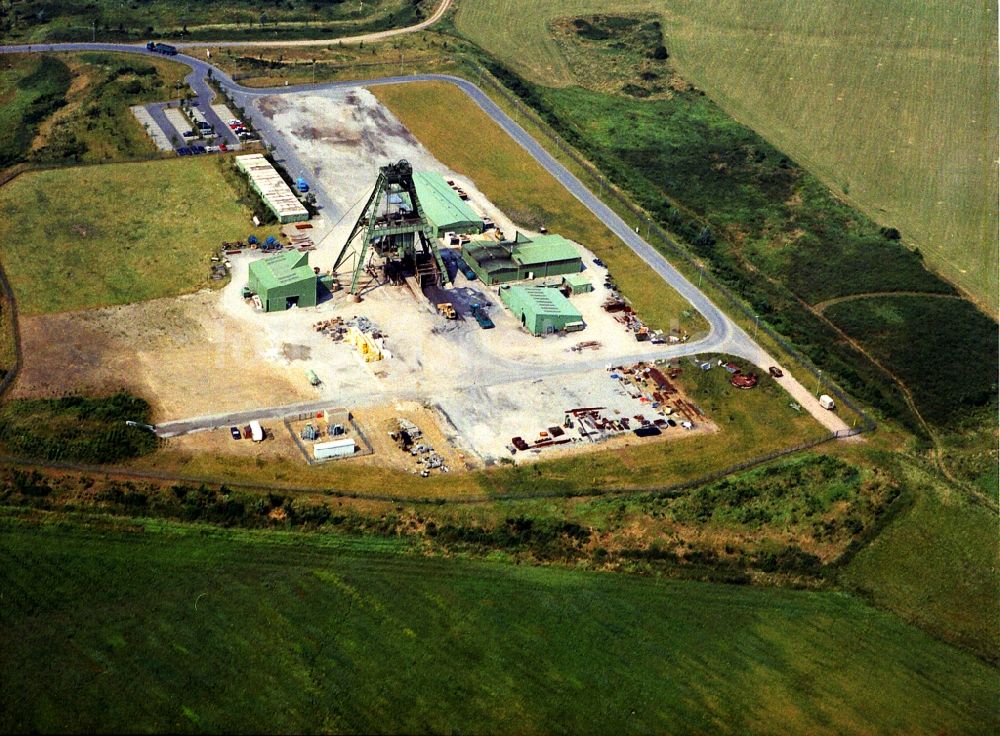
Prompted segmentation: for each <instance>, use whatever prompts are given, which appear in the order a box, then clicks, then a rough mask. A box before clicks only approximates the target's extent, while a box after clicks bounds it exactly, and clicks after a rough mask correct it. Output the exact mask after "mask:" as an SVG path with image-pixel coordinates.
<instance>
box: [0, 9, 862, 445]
mask: <svg viewBox="0 0 1000 736" xmlns="http://www.w3.org/2000/svg"><path fill="white" fill-rule="evenodd" d="M447 5H448V2H445V3H442V7H441V8H439V9H438V13H436V14H435V15H438V14H439V13H442V12H444V9H446V7H447ZM432 17H433V16H432ZM427 22H428V23H429V22H431V20H430V19H428V21H427ZM405 30H406V29H397V31H396V32H404V31H405ZM386 33H390V32H389V31H386ZM29 50H30V51H119V52H125V53H137V54H145V55H155V54H151V52H149V51H147V50H146V48H145V47H144V46H135V45H132V44H104V43H66V44H44V45H36V44H32V45H30V46H28V45H22V46H3V47H0V53H24V52H27V51H29ZM170 58H171V59H172V60H174V61H178V62H181V63H183V64H186V65H187V66H189V67H190V68H191V74H189V75H188V76H187V82H188V83H189V84H190V85H191V88H192V90H193V91H194V92H195V94H196V95H197V96H198V98H199V100H206V101H209V100H211V99H212V98H213V97H214V95H215V93H214V91H213V90H212V89H211V87H209V85H208V81H207V80H208V78H209V77H211V78H213V79H214V80H215V81H216V82H217V83H218V84H219V85H220V86H221V87H222V88H223V89H225V90H226V92H227V94H229V95H230V96H231V97H232V98H233V99H234V100H235V101H236V102H237V103H239V104H240V106H242V107H244V108H247V109H249V108H250V107H251V106H252V104H251V103H252V102H253V101H254V99H255V98H258V97H263V96H267V95H281V94H294V93H297V92H309V91H315V92H321V91H325V90H331V89H345V88H351V87H372V86H378V85H384V84H400V83H412V82H427V81H442V82H447V83H450V84H454V85H455V86H456V87H458V88H459V89H461V90H462V91H463V92H464V93H465V94H467V95H468V96H469V97H470V98H471V99H472V100H473V102H475V103H476V104H477V105H478V106H479V107H480V108H482V110H483V111H484V112H486V114H487V115H489V116H490V118H492V119H493V120H494V121H495V122H496V123H497V124H498V125H499V126H500V127H501V128H503V129H504V130H505V131H506V132H507V134H508V135H510V136H511V138H513V139H514V140H515V141H516V142H517V143H518V144H519V145H520V146H521V147H523V148H524V149H525V150H526V151H527V152H528V153H529V154H531V156H532V157H533V158H534V159H535V160H536V161H538V163H539V164H541V166H542V167H544V168H545V170H546V171H548V172H549V173H550V174H551V175H552V176H554V177H555V178H556V179H557V180H558V181H559V182H560V183H562V184H563V186H565V187H566V188H567V189H568V190H569V191H570V193H572V194H573V196H574V197H576V198H577V199H578V200H580V202H581V203H582V204H583V205H584V206H585V207H587V209H589V210H590V211H591V212H592V213H594V215H595V216H596V217H598V218H599V219H600V220H601V221H602V222H603V223H604V224H605V225H606V226H607V227H608V228H609V229H610V230H611V231H612V232H613V233H614V234H615V235H617V236H618V238H619V239H621V241H622V242H623V243H625V244H626V245H627V246H628V247H629V248H631V249H632V250H633V251H635V253H636V254H637V255H639V257H640V258H642V259H643V260H644V261H645V262H646V263H647V264H648V265H649V266H650V267H651V268H652V269H653V270H654V271H655V272H656V273H657V274H658V275H659V276H660V277H661V278H662V279H663V280H664V281H665V282H666V283H667V284H669V285H670V286H671V287H672V288H674V289H675V290H676V291H677V292H678V293H680V294H681V296H683V297H684V298H685V299H687V300H688V301H689V302H690V303H691V305H692V306H693V307H694V308H695V309H697V310H698V311H699V312H700V313H701V314H702V316H704V317H705V319H706V320H707V321H708V324H709V333H708V335H707V336H706V337H705V338H703V339H701V340H697V341H695V342H690V343H686V344H684V345H679V346H673V347H670V348H667V349H665V350H664V351H663V352H662V354H657V355H649V354H647V355H646V356H645V358H646V359H651V358H656V357H680V356H683V355H695V354H698V353H728V354H730V355H735V356H738V357H741V358H744V359H745V360H748V361H750V362H751V363H753V364H754V365H756V366H758V367H759V368H761V369H762V370H767V368H768V367H769V366H772V365H778V363H777V362H776V361H775V360H774V358H773V357H771V356H770V355H769V354H768V353H767V352H766V351H765V350H764V349H763V348H762V347H760V345H758V344H757V343H756V342H755V341H754V340H753V339H751V337H750V336H749V335H748V334H747V333H746V332H745V331H744V330H743V328H741V327H740V326H739V325H737V324H736V323H735V322H733V320H732V319H730V318H729V317H728V315H726V314H725V313H724V312H723V311H722V310H720V309H719V308H718V307H717V306H716V305H715V303H714V302H712V301H711V300H710V299H709V298H708V297H707V296H706V295H705V294H704V293H702V292H701V291H700V290H699V289H698V288H697V287H696V286H695V285H694V284H692V283H691V282H690V281H688V279H687V278H685V277H684V275H683V274H681V273H680V272H679V271H677V269H676V268H674V267H673V265H671V264H670V262H669V261H667V259H666V258H665V257H664V256H663V255H662V254H661V253H660V252H659V251H657V250H656V249H655V248H653V246H651V245H650V244H649V243H647V242H646V241H645V240H643V239H642V238H641V237H640V236H639V235H638V234H637V233H636V232H634V231H633V230H632V228H631V227H629V226H628V224H626V223H625V221H624V220H622V218H621V217H619V216H618V215H617V214H616V213H615V212H614V211H613V210H612V209H611V208H610V207H608V206H607V205H606V204H604V202H602V201H601V200H600V199H598V198H597V196H595V195H594V193H593V192H591V191H590V190H589V189H588V188H587V187H586V186H585V185H584V184H583V183H582V182H581V181H580V180H579V179H577V178H576V177H575V176H574V175H573V174H572V173H571V172H570V171H569V170H568V169H566V167H565V166H563V165H562V164H561V163H559V161H557V160H556V159H555V158H554V157H553V156H552V155H551V154H549V152H548V151H546V150H545V149H544V148H543V147H542V146H541V145H540V144H539V143H538V141H536V140H535V139H534V138H533V137H532V136H531V135H530V134H529V133H528V132H527V131H525V130H524V129H523V128H522V127H521V126H520V125H518V124H517V123H515V122H514V121H513V120H512V119H511V118H510V117H509V116H508V115H507V114H506V113H505V112H504V111H503V110H502V109H500V107H499V106H498V105H497V104H496V103H495V102H493V100H491V99H490V98H489V97H488V96H487V95H486V93H484V92H483V91H482V90H481V89H479V87H477V86H476V85H475V84H473V83H472V82H469V81H468V80H465V79H461V78H459V77H452V76H449V75H443V74H418V75H412V76H405V77H387V78H382V79H370V80H358V81H350V82H323V83H317V84H304V85H295V86H287V87H277V88H263V89H257V88H251V87H244V86H243V85H240V84H238V83H236V82H234V81H233V80H232V79H231V78H230V77H229V75H227V74H226V73H225V72H223V71H222V70H220V69H218V68H217V67H215V66H213V65H212V64H210V63H208V62H207V61H205V60H203V59H198V58H195V57H193V56H188V55H186V54H179V55H177V56H174V57H170ZM206 107H207V105H203V109H204V108H206ZM255 122H256V123H258V129H259V130H260V132H262V133H264V135H265V137H266V138H268V139H269V142H270V143H272V145H274V146H275V148H276V150H277V152H278V153H279V155H281V156H284V157H285V158H286V159H290V160H292V161H296V160H297V157H296V156H295V154H294V151H292V150H291V147H290V146H288V145H287V144H286V142H285V140H284V138H283V137H282V136H281V133H280V131H277V130H275V129H274V128H272V127H271V126H270V124H269V122H268V121H267V120H265V119H263V116H261V117H260V118H258V119H257V120H255ZM316 195H317V200H318V202H319V204H320V205H321V207H323V208H324V209H327V210H329V212H328V213H325V214H326V215H327V216H328V217H329V216H333V215H334V213H336V212H337V208H336V207H335V206H333V204H332V202H331V200H330V199H329V197H327V196H326V195H325V193H324V192H322V191H321V190H320V191H317V192H316ZM598 363H599V365H600V366H601V367H603V365H604V364H605V363H606V359H604V360H601V361H598ZM781 368H782V370H783V372H784V377H783V378H781V379H779V383H780V384H781V385H782V386H783V387H784V388H785V389H786V390H787V391H788V393H789V394H791V396H792V397H793V398H794V399H795V401H797V402H798V403H799V404H800V405H802V407H803V408H805V409H806V410H807V411H808V412H809V413H810V414H811V415H812V416H813V417H815V418H816V420H817V421H819V422H820V423H821V424H822V425H823V426H824V427H826V428H827V429H829V430H830V431H846V430H848V429H849V427H848V426H847V424H846V423H845V422H844V420H843V419H841V418H840V416H838V415H837V414H835V413H833V412H829V411H827V410H825V409H823V408H822V407H821V406H820V405H819V401H818V400H817V398H816V396H814V395H813V394H812V393H811V392H810V391H809V390H807V389H806V388H805V387H804V386H803V385H802V384H801V383H800V382H799V381H798V380H796V379H795V377H794V376H792V374H791V371H790V370H789V369H788V367H787V366H781ZM583 369H584V366H582V365H576V366H569V367H565V368H562V367H549V368H548V369H547V370H545V372H547V373H552V374H557V373H567V372H576V371H579V370H583ZM328 404H329V401H328V400H327V401H324V402H322V405H323V406H327V405H328ZM301 406H303V405H296V407H301ZM309 406H311V405H309ZM285 409H289V410H292V411H294V410H295V408H292V407H275V408H274V409H273V410H270V412H271V414H272V415H274V414H277V413H278V412H279V411H284V410H285ZM263 414H266V412H262V411H257V412H256V413H255V414H254V416H262V415H263ZM241 415H242V413H241ZM236 416H237V415H220V416H214V417H199V418H197V419H192V420H186V421H184V422H170V423H168V424H165V425H160V426H159V429H161V430H163V431H164V432H165V434H179V433H182V432H183V431H192V430H194V429H198V428H209V427H217V426H224V425H226V424H229V423H231V422H230V421H229V419H230V418H232V419H234V421H235V417H236Z"/></svg>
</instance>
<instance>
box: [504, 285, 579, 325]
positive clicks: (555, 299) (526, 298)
mask: <svg viewBox="0 0 1000 736" xmlns="http://www.w3.org/2000/svg"><path fill="white" fill-rule="evenodd" d="M504 288H506V289H509V290H510V293H509V294H508V299H510V300H511V301H512V302H513V303H517V304H520V305H523V306H525V307H527V308H529V309H530V310H531V311H532V312H533V313H534V314H547V315H551V316H561V317H575V318H577V319H583V315H581V314H580V310H578V309H577V308H576V307H574V306H573V305H572V304H570V301H569V299H567V298H566V297H564V296H563V295H562V292H561V291H559V290H558V289H553V288H550V287H546V286H507V287H504Z"/></svg>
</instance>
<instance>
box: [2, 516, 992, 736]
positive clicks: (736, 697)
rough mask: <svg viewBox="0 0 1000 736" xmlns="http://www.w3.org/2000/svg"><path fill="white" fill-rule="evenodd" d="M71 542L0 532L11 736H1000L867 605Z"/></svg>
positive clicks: (940, 658) (255, 547) (981, 691)
mask: <svg viewBox="0 0 1000 736" xmlns="http://www.w3.org/2000/svg"><path fill="white" fill-rule="evenodd" d="M43 519H44V517H43ZM53 521H56V520H54V519H53ZM59 522H60V523H50V524H44V523H43V524H36V523H35V522H34V521H25V520H19V519H17V518H15V517H13V516H11V515H9V514H5V516H4V518H3V519H2V521H0V525H2V529H3V534H0V581H2V588H3V590H4V591H5V604H4V606H3V607H2V608H0V624H2V625H0V643H2V646H0V669H2V671H4V672H6V673H9V677H8V685H9V686H8V687H5V688H3V690H2V693H0V706H2V707H0V714H2V715H0V726H2V728H3V729H4V730H8V731H11V730H15V731H30V730H38V731H95V730H100V731H108V730H111V731H115V730H128V731H136V730H140V731H145V730H160V731H179V732H194V731H206V730H208V731H218V730H226V731H255V732H259V731H284V732H289V731H295V732H301V731H312V730H322V731H330V732H388V731H393V732H414V731H468V730H477V729H481V728H487V729H488V730H496V731H517V732H520V733H538V732H552V731H558V732H569V733H579V732H581V731H587V732H594V731H596V732H615V733H626V732H629V733H631V732H635V733H648V732H651V731H658V732H665V731H671V730H683V731H691V730H696V731H711V732H715V733H743V732H747V731H754V732H757V733H788V732H804V731H809V732H810V733H817V734H821V733H844V732H863V731H869V732H870V731H904V732H907V733H937V732H947V733H982V732H986V731H990V730H993V729H995V728H996V727H997V725H998V724H997V720H996V718H997V717H996V710H995V702H996V700H997V698H998V697H1000V677H998V675H997V673H996V671H995V670H993V669H992V668H990V667H988V666H986V665H984V664H982V663H981V662H979V661H978V660H976V659H975V658H973V657H972V656H970V655H967V654H964V653H962V652H960V651H958V650H955V649H952V648H949V647H948V646H947V645H944V644H941V643H939V642H936V641H934V640H933V639H931V638H930V637H928V636H927V635H926V634H923V633H922V632H920V631H918V630H916V629H914V628H912V627H909V626H907V625H905V624H903V623H901V622H899V621H898V620H897V619H894V618H892V617H891V616H889V615H887V614H884V613H880V612H878V611H875V610H873V609H871V608H868V607H866V606H865V605H863V604H861V603H860V602H859V601H858V600H856V599H854V598H851V597H849V596H844V595H839V594H830V593H805V592H794V591H776V590H758V589H753V588H745V587H725V586H717V585H708V584H693V583H679V582H677V583H667V582H658V581H656V580H653V579H649V578H637V577H630V576H617V575H600V574H588V573H576V572H571V571H568V570H560V569H554V568H532V567H516V566H509V565H506V566H505V565H501V564H488V563H472V562H463V561H460V560H435V559H424V558H416V557H412V556H409V555H406V554H401V553H403V552H405V545H404V544H401V543H398V542H393V541H391V540H390V541H383V540H369V539H365V538H351V537H340V536H335V535H302V534H279V533H268V534H259V533H255V532H239V531H225V530H219V529H210V528H206V527H198V526H184V525H178V524H166V523H159V522H144V521H141V520H135V521H131V522H129V523H127V524H120V523H116V522H110V521H104V522H97V523H95V524H93V525H91V524H87V523H83V522H81V521H78V520H77V521H74V520H72V519H71V518H69V517H63V518H61V519H60V520H59ZM42 653H44V654H42Z"/></svg>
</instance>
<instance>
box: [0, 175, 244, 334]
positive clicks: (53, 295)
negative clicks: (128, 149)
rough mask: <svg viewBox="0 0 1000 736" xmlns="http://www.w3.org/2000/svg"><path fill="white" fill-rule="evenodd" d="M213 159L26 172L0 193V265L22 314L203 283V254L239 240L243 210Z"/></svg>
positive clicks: (156, 293)
mask: <svg viewBox="0 0 1000 736" xmlns="http://www.w3.org/2000/svg"><path fill="white" fill-rule="evenodd" d="M220 165H221V164H220V160H217V159H216V158H214V157H210V158H202V159H193V160H192V159H169V160H164V161H153V162H148V163H129V164H111V165H104V166H81V167H73V168H64V169H58V170H49V171H37V172H29V173H27V174H23V175H21V176H19V177H18V178H17V179H15V180H14V181H12V182H10V183H9V184H7V185H6V186H4V187H3V188H2V189H0V240H2V242H3V245H2V247H0V262H2V264H3V268H4V270H5V271H6V273H7V277H8V278H9V279H10V282H11V285H12V287H13V288H14V293H15V296H16V298H17V300H18V308H19V310H20V311H21V313H22V314H39V313H44V312H62V311H72V310H77V309H86V308H89V307H98V306H106V305H110V304H127V303H129V302H134V301H141V300H144V299H155V298H157V297H163V296H170V295H174V294H180V293H184V292H190V291H194V290H195V289H198V288H200V287H204V286H207V285H209V284H210V283H211V282H210V281H209V265H210V264H209V256H210V255H211V254H212V253H213V252H214V251H215V250H216V249H217V248H218V247H219V244H220V243H221V242H222V241H224V240H239V239H242V238H245V237H246V234H247V232H249V230H248V228H250V227H251V223H250V210H249V209H248V208H246V207H245V206H244V205H242V204H239V203H238V202H237V194H236V192H234V191H233V190H232V189H231V188H230V187H229V186H228V185H227V184H226V182H225V179H224V177H223V175H222V173H221V171H220V168H219V167H220Z"/></svg>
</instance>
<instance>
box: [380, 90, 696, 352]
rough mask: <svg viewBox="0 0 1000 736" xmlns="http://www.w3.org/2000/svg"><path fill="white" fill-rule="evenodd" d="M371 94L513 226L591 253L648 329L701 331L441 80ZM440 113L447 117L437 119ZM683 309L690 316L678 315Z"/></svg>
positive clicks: (642, 267)
mask: <svg viewBox="0 0 1000 736" xmlns="http://www.w3.org/2000/svg"><path fill="white" fill-rule="evenodd" d="M372 92H373V93H374V94H375V96H376V97H378V99H379V101H380V102H382V104H384V105H385V106H386V107H388V108H389V109H390V110H392V113H393V114H394V115H395V116H396V117H398V118H399V119H400V120H401V121H402V123H403V124H404V125H405V126H406V127H407V128H408V129H409V130H410V131H411V132H412V133H413V134H414V135H415V136H416V137H417V139H419V140H420V142H421V143H423V145H425V146H426V147H427V148H428V149H429V150H430V151H431V153H432V154H434V156H435V157H436V158H438V159H439V160H440V161H441V162H443V163H444V164H445V165H447V166H448V167H450V168H452V169H454V170H455V171H457V172H459V173H461V174H464V175H466V176H469V177H470V178H472V179H473V180H474V181H475V182H476V186H477V187H478V188H479V189H480V191H482V192H483V193H484V194H485V195H486V196H487V197H489V198H490V200H491V201H492V202H493V203H494V204H496V205H497V206H498V207H499V208H500V209H502V210H503V211H504V212H506V213H507V214H508V215H510V217H511V219H513V220H514V221H515V222H518V223H523V224H524V225H526V226H528V227H531V228H533V229H535V228H538V227H539V226H541V225H545V226H546V227H547V228H548V229H549V230H551V231H553V232H558V233H561V234H562V235H565V236H566V237H568V238H571V239H573V240H576V241H578V242H580V243H582V244H584V245H585V246H586V247H587V248H589V249H590V250H592V251H593V252H594V253H596V254H597V255H598V257H600V258H601V259H602V260H603V261H604V262H605V263H606V264H607V265H608V267H609V269H610V271H611V273H612V274H613V275H614V278H615V281H616V282H617V283H618V284H619V286H620V287H621V290H622V292H623V293H624V294H625V295H626V296H628V297H629V298H630V299H631V300H632V302H633V304H634V305H635V307H636V309H637V311H639V312H640V313H641V314H642V315H643V316H644V317H645V318H646V319H647V320H648V321H649V322H650V323H651V324H653V325H655V326H657V327H661V328H664V329H666V328H669V327H670V325H671V324H672V323H677V324H679V325H680V326H681V327H683V328H685V329H687V330H688V332H690V333H692V334H696V333H698V332H699V331H701V330H704V329H705V322H704V320H703V319H702V318H701V315H698V314H697V313H696V312H694V310H693V309H692V308H691V306H690V304H688V303H687V301H685V300H684V299H683V298H682V297H681V296H680V295H679V294H677V293H676V292H675V291H674V290H673V289H671V288H670V287H669V286H667V285H666V284H664V283H663V282H662V281H661V280H660V279H659V278H658V277H656V276H655V274H654V273H653V271H652V270H651V269H650V268H649V267H648V266H647V265H646V264H645V263H644V262H643V261H642V260H641V259H640V258H639V257H638V256H637V255H635V253H633V252H632V251H631V250H630V249H629V248H628V246H626V245H625V244H624V243H622V242H621V241H619V240H618V239H617V238H616V237H615V236H614V235H613V234H612V233H611V232H610V231H609V230H608V229H607V228H606V227H604V225H603V224H601V222H600V221H599V220H598V219H597V218H596V217H594V216H593V215H592V214H591V213H590V211H589V210H587V209H586V208H585V207H584V206H583V205H582V204H581V203H580V202H579V201H578V200H577V199H576V198H574V197H573V196H572V195H571V194H570V193H569V192H568V191H566V189H565V187H563V186H562V184H560V183H559V182H557V181H556V180H555V179H554V178H552V177H551V176H550V175H549V174H548V173H547V172H546V171H545V170H544V169H542V167H541V165H540V164H538V163H537V162H536V161H535V160H534V159H532V158H531V156H530V155H529V154H528V153H527V152H526V151H525V150H524V149H522V148H521V147H520V146H519V145H517V144H516V143H515V142H514V141H513V140H512V139H511V138H510V136H508V135H507V134H506V133H505V132H504V131H503V130H501V129H500V127H499V126H497V125H496V123H494V122H493V121H492V120H490V118H489V117H488V116H487V115H486V113H484V112H483V111H482V110H481V109H479V107H477V106H476V104H475V103H474V102H472V101H471V100H470V99H469V98H468V97H467V96H466V95H465V93H464V92H462V91H461V90H459V89H458V88H456V87H454V86H453V85H451V84H447V83H441V82H433V83H427V84H406V85H393V86H383V87H373V88H372ZM446 109H447V110H449V111H450V112H449V114H448V115H442V114H440V111H441V110H446ZM685 311H689V312H690V313H691V316H689V317H686V316H684V312H685Z"/></svg>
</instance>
